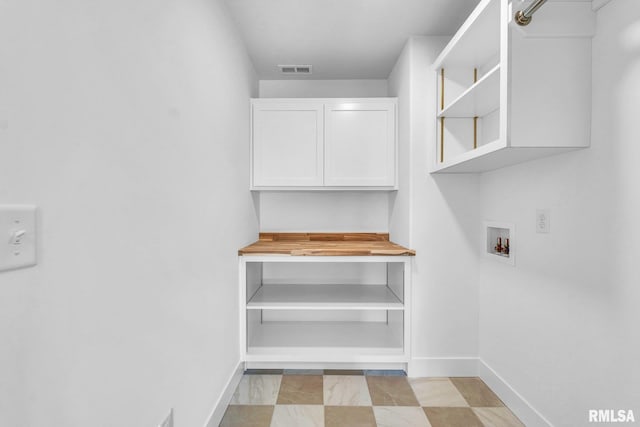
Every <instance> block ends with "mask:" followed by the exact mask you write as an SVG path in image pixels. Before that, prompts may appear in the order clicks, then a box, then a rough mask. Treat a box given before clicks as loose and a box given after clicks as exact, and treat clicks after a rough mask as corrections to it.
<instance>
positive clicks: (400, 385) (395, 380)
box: [366, 376, 420, 406]
mask: <svg viewBox="0 0 640 427" xmlns="http://www.w3.org/2000/svg"><path fill="white" fill-rule="evenodd" d="M366 379H367V384H368V386H369V393H370V394H371V401H372V403H373V405H375V406H420V404H419V403H418V400H417V399H416V396H415V395H414V394H413V390H412V389H411V386H410V385H409V381H408V380H407V377H374V376H369V377H366Z"/></svg>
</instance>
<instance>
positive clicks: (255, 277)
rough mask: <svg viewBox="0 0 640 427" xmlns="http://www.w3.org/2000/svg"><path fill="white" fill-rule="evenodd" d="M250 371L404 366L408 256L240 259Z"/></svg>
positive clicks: (242, 330) (407, 330) (407, 342)
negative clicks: (256, 369) (293, 368)
mask: <svg viewBox="0 0 640 427" xmlns="http://www.w3.org/2000/svg"><path fill="white" fill-rule="evenodd" d="M239 259H240V260H239V268H240V305H241V307H240V333H241V354H242V360H243V361H244V362H246V366H247V368H265V367H279V368H290V367H300V366H303V367H304V366H308V367H310V368H322V367H326V368H329V367H336V366H345V367H354V368H356V367H360V368H371V369H379V368H390V369H398V368H404V367H405V366H406V363H407V362H408V361H409V357H410V347H409V346H410V295H411V292H410V290H411V284H410V278H411V258H410V257H408V256H277V255H275V256H274V255H267V256H262V255H261V256H241V257H239Z"/></svg>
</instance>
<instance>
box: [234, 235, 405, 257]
mask: <svg viewBox="0 0 640 427" xmlns="http://www.w3.org/2000/svg"><path fill="white" fill-rule="evenodd" d="M415 254H416V252H415V251H414V250H412V249H407V248H405V247H403V246H400V245H398V244H395V243H393V242H390V241H389V233H260V236H259V238H258V241H257V242H255V243H252V244H251V245H249V246H246V247H244V248H242V249H240V250H238V255H292V256H401V255H404V256H414V255H415Z"/></svg>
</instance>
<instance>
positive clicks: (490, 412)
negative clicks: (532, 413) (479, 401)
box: [473, 407, 524, 427]
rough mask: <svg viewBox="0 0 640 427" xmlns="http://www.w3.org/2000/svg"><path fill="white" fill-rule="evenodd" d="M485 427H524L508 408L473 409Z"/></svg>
mask: <svg viewBox="0 0 640 427" xmlns="http://www.w3.org/2000/svg"><path fill="white" fill-rule="evenodd" d="M473 412H475V414H476V415H477V416H478V418H480V421H482V424H484V426H485V427H524V424H522V423H521V422H520V420H519V419H518V418H517V417H516V416H515V415H513V413H512V412H511V411H510V410H509V409H508V408H504V407H503V408H473Z"/></svg>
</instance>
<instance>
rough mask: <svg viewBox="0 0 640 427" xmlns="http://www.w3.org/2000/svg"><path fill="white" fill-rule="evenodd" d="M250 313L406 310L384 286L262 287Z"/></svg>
mask: <svg viewBox="0 0 640 427" xmlns="http://www.w3.org/2000/svg"><path fill="white" fill-rule="evenodd" d="M247 309H248V310H261V309H281V310H299V309H323V310H326V309H339V310H404V305H403V304H402V302H401V301H400V300H399V299H398V297H397V296H396V295H395V294H394V293H393V292H392V291H391V290H390V289H389V288H388V287H387V286H384V285H263V286H261V287H260V288H259V289H258V291H257V292H256V293H255V295H253V297H252V298H251V300H249V302H248V303H247Z"/></svg>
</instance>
